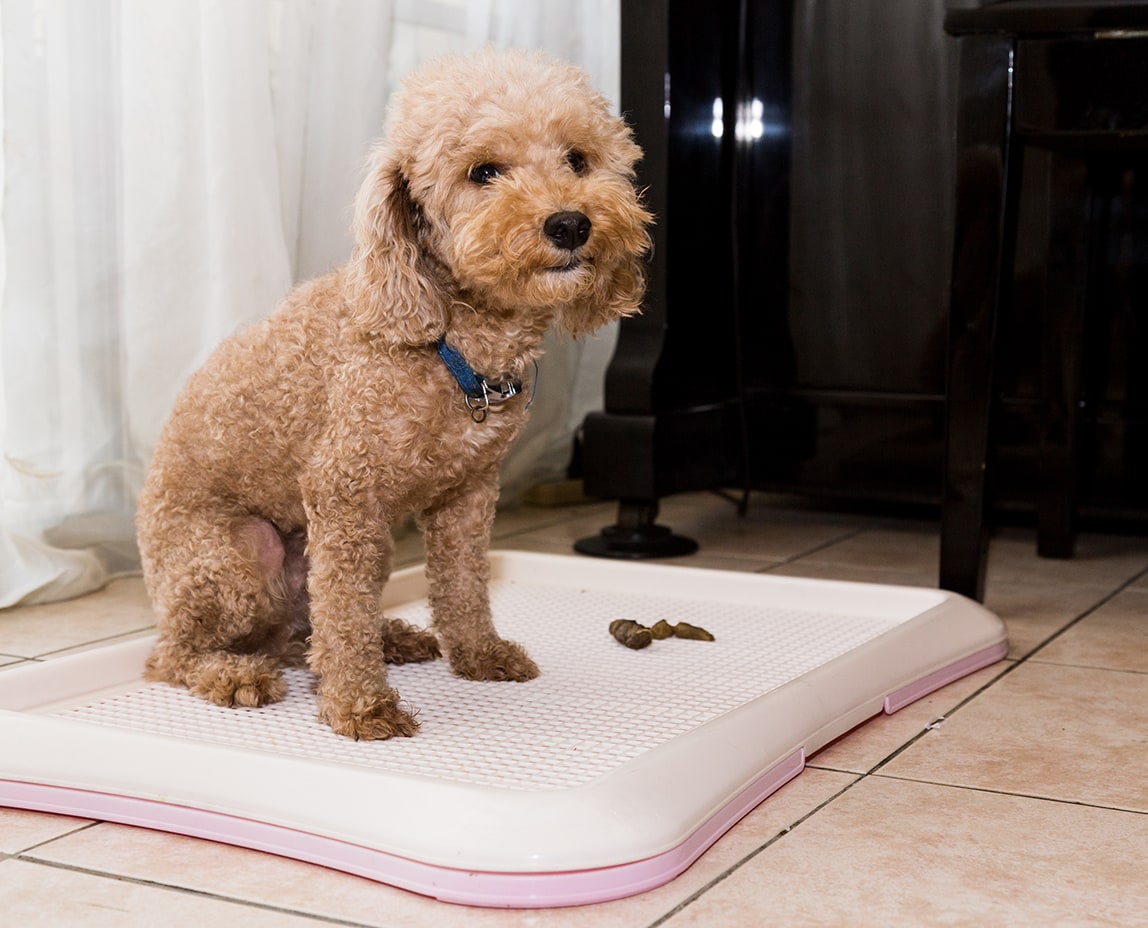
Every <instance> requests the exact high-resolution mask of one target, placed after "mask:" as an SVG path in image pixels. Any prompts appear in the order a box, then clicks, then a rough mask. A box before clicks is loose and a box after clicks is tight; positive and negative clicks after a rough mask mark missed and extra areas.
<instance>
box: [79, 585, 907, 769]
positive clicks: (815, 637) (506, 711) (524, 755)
mask: <svg viewBox="0 0 1148 928" xmlns="http://www.w3.org/2000/svg"><path fill="white" fill-rule="evenodd" d="M490 592H491V601H492V606H493V609H494V615H495V620H496V624H497V625H498V628H499V631H500V633H501V634H502V635H503V636H504V637H507V638H511V639H514V640H516V641H520V642H521V643H523V644H524V645H525V646H526V647H527V649H528V650H529V651H530V654H531V656H532V657H533V658H534V659H535V661H537V663H538V665H539V667H540V668H541V670H542V675H541V676H540V677H539V678H538V679H536V680H532V681H530V682H529V683H476V682H471V681H465V680H460V679H458V678H457V677H454V676H452V675H451V673H450V671H449V668H448V667H447V665H446V663H445V662H444V661H441V660H440V661H435V662H433V663H429V664H412V665H404V666H397V667H389V668H388V673H389V680H390V683H391V684H392V685H393V686H394V687H396V688H397V689H398V691H399V693H400V694H401V696H402V698H403V700H404V702H405V703H406V704H407V706H408V708H409V707H414V708H416V709H417V710H418V719H419V722H420V723H421V725H422V728H421V730H420V731H419V733H418V734H417V735H416V736H415V737H413V738H397V739H393V740H390V741H380V742H354V741H351V740H348V739H346V738H341V737H339V736H337V735H335V734H334V733H333V732H331V731H330V729H328V728H327V727H326V726H324V725H322V724H320V723H319V722H318V721H317V720H316V718H315V701H314V697H313V695H312V693H311V678H310V676H309V674H308V673H307V672H306V671H303V670H297V671H290V672H289V673H288V675H287V678H288V683H289V693H288V696H287V698H286V699H285V700H284V701H283V702H281V703H278V704H276V705H273V706H266V707H264V708H261V709H226V708H221V707H217V706H213V705H210V704H208V703H205V702H203V701H201V700H199V699H197V698H195V697H192V696H191V695H189V694H188V693H187V692H186V691H184V690H181V689H176V688H172V687H168V686H164V685H161V684H145V683H141V684H140V686H139V688H138V689H136V690H133V691H131V692H129V693H126V694H124V695H119V696H115V697H109V698H107V699H103V700H100V701H98V702H94V703H92V704H90V705H82V706H77V707H74V708H72V709H69V710H67V711H66V712H61V713H59V714H60V715H62V716H66V717H69V718H78V719H82V720H85V721H89V722H93V723H97V724H101V725H109V726H116V727H121V728H128V729H132V730H135V731H141V732H149V733H155V734H162V735H167V736H172V737H178V738H185V739H192V740H196V741H206V742H213V743H218V744H226V745H234V746H238V747H243V748H247V749H251V750H259V751H267V752H272V753H278V754H288V755H293V756H298V757H306V758H314V759H320V760H324V761H330V762H334V763H339V764H353V765H359V766H365V767H370V768H373V769H379V770H386V771H391V772H399V773H406V774H413V775H417V776H423V777H435V778H441V779H446V780H455V781H461V782H465V783H472V784H476V785H482V786H498V787H503V788H508V789H518V790H541V789H562V788H568V787H573V786H578V785H581V784H584V783H587V782H590V781H591V780H594V779H596V778H597V777H599V776H602V775H603V774H605V773H608V772H609V771H611V770H612V769H614V768H616V767H618V766H619V765H621V764H623V763H625V762H626V761H628V760H630V759H632V758H634V757H636V756H638V755H639V754H641V753H643V752H645V751H647V750H649V749H651V748H653V747H656V746H657V745H659V744H662V743H664V742H666V741H668V740H670V739H673V738H675V737H678V736H680V735H682V734H685V733H686V732H689V731H690V730H692V729H693V728H695V727H697V726H698V725H701V724H704V723H705V722H707V721H710V720H711V719H713V718H715V717H717V716H718V715H721V714H722V713H725V712H728V711H730V710H731V709H734V708H736V707H738V706H740V705H743V704H744V703H746V702H748V701H749V700H752V699H754V698H755V697H757V696H760V695H762V694H764V693H767V692H769V691H770V690H772V689H774V688H776V687H778V686H780V685H782V684H784V683H786V682H788V681H790V680H794V679H796V678H797V677H800V676H802V675H803V674H806V673H808V672H809V671H811V670H813V669H815V668H817V667H818V666H820V665H822V664H824V663H826V662H828V661H830V660H832V659H834V658H835V657H838V656H840V655H842V654H844V653H846V652H848V651H850V650H852V649H854V648H856V647H858V646H860V645H862V644H864V643H865V642H867V641H869V640H871V639H873V638H875V637H877V636H879V635H881V634H882V633H884V632H886V631H889V630H890V629H892V628H893V627H895V626H896V625H898V624H900V623H901V622H903V621H907V620H906V619H903V618H895V619H888V618H868V617H858V616H853V615H844V614H830V613H826V612H818V611H813V610H810V611H793V610H779V609H771V608H770V607H769V606H768V605H754V606H747V605H741V604H732V603H723V602H722V601H721V600H720V594H719V595H718V596H717V597H716V598H714V599H707V600H701V599H694V598H689V599H683V598H668V597H657V596H651V595H648V594H644V593H643V594H618V593H604V592H595V591H593V590H584V591H578V590H572V589H570V588H566V587H559V586H554V587H548V586H540V585H533V584H520V583H516V582H514V581H511V580H499V581H495V582H494V583H492V584H491V590H490ZM393 614H395V615H398V616H401V617H402V618H404V619H407V620H408V621H410V622H413V623H414V624H416V625H426V624H427V623H428V621H429V612H428V609H427V607H426V604H425V602H419V603H413V604H410V605H407V606H404V607H401V608H399V609H396V610H394V611H393ZM617 618H631V619H636V620H637V621H639V622H642V623H643V624H646V625H652V624H653V623H654V622H656V621H657V620H658V619H666V620H667V621H668V622H670V623H671V624H673V623H675V622H678V621H683V620H684V621H688V622H691V623H693V624H695V625H701V626H703V627H705V628H707V629H709V630H710V631H711V632H713V634H714V635H715V636H716V638H717V640H716V641H714V642H701V641H688V640H682V639H676V638H670V639H666V640H664V641H655V642H654V643H653V644H652V645H651V646H650V647H648V648H646V649H644V650H641V651H632V650H630V649H628V648H625V647H623V646H622V645H620V644H618V643H617V642H616V641H614V639H613V638H611V637H610V635H609V633H608V631H607V626H608V625H609V623H610V622H611V621H613V620H614V619H617Z"/></svg>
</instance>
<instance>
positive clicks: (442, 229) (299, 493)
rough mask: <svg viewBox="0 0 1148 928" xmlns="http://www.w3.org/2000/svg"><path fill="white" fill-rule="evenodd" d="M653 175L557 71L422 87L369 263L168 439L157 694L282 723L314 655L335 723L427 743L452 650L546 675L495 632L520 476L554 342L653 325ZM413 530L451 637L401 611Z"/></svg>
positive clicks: (189, 411)
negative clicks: (646, 301)
mask: <svg viewBox="0 0 1148 928" xmlns="http://www.w3.org/2000/svg"><path fill="white" fill-rule="evenodd" d="M639 156H640V150H639V149H638V147H637V146H636V145H635V143H634V142H633V140H632V138H631V134H630V132H629V130H628V129H627V127H626V125H625V124H624V123H623V122H622V121H621V120H620V119H618V118H617V117H615V116H612V115H611V114H610V112H609V109H608V106H607V103H606V101H605V100H604V99H603V98H602V97H601V96H600V95H599V94H598V93H596V92H595V91H594V90H593V89H592V88H591V86H590V83H589V81H588V79H587V77H586V75H585V74H584V73H583V72H581V71H580V70H578V69H577V68H574V67H571V66H568V65H564V64H560V63H558V62H555V61H552V60H550V59H547V58H545V57H543V56H541V55H539V54H534V53H526V52H516V51H510V52H507V51H502V52H499V51H493V50H487V51H484V52H482V53H479V54H477V55H473V56H469V57H456V58H447V59H443V60H441V61H438V62H436V63H434V64H432V65H431V66H429V67H427V68H425V69H423V70H422V71H420V72H418V73H416V74H414V75H412V76H411V77H410V78H408V79H407V80H406V82H405V83H404V85H403V88H402V90H401V91H400V92H399V93H397V94H396V95H395V99H394V100H393V101H392V104H391V107H390V110H389V113H388V118H387V127H386V135H385V137H384V140H383V141H382V142H381V143H380V144H379V145H378V146H377V147H376V148H375V150H374V151H373V153H372V155H371V158H370V160H369V166H368V175H367V178H366V181H365V182H364V184H363V186H362V189H361V191H360V193H359V195H358V197H357V199H356V202H355V218H354V233H355V247H354V250H353V252H352V254H351V258H350V260H349V262H348V263H347V264H346V265H344V266H343V267H341V268H339V269H337V270H335V271H333V272H332V273H330V274H328V275H327V276H324V277H321V278H319V279H317V280H313V281H311V282H309V283H305V284H303V285H301V286H299V287H298V288H297V289H295V290H294V291H293V292H292V293H291V294H289V295H288V297H287V298H286V300H285V302H284V304H283V305H282V306H281V307H280V308H279V309H278V310H277V311H276V312H275V313H274V314H273V315H271V316H270V317H269V318H267V319H266V320H264V321H263V322H260V323H258V324H256V325H254V326H252V327H250V328H248V329H246V330H244V331H242V332H240V333H239V334H237V335H236V336H234V337H232V338H231V339H229V340H228V341H226V342H224V343H223V344H222V345H221V346H220V347H219V348H218V349H217V350H216V351H215V353H214V354H213V355H212V357H211V358H210V359H209V360H208V362H207V363H206V365H205V366H204V367H203V368H202V369H201V370H199V371H198V372H197V373H195V374H194V375H193V376H192V377H191V378H190V380H189V382H188V384H187V386H186V387H185V388H184V390H183V393H182V394H181V396H180V398H179V400H178V401H177V403H176V405H175V408H174V410H173V412H172V414H171V418H170V420H169V421H168V423H167V424H166V426H165V428H164V430H163V433H162V435H161V438H160V441H159V444H158V446H157V448H156V450H155V456H154V460H153V461H152V465H151V469H150V471H149V473H148V477H147V480H146V483H145V486H144V489H143V492H142V494H141V496H140V500H139V514H138V522H137V524H138V531H139V542H140V551H141V555H142V559H143V569H144V577H145V580H146V582H147V586H148V590H149V592H150V595H151V597H152V601H153V603H154V605H155V608H156V612H157V617H158V623H159V639H158V642H157V644H156V647H155V650H154V652H153V653H152V655H151V657H150V658H149V661H148V670H147V673H148V676H149V678H151V679H154V680H162V681H166V682H168V683H172V684H176V685H180V686H186V687H187V688H189V689H190V690H191V692H193V693H195V694H196V695H198V696H201V697H203V698H204V699H207V700H210V701H211V702H214V703H218V704H221V705H229V706H260V705H264V704H266V703H271V702H275V701H276V700H279V699H281V698H282V697H283V696H284V694H285V690H286V687H285V684H284V682H283V679H282V676H281V668H282V667H283V666H285V665H289V664H291V663H298V662H300V661H301V660H303V659H304V656H305V660H306V662H307V664H308V665H309V667H310V669H311V671H312V672H313V673H314V675H315V677H316V692H317V696H318V706H319V717H320V718H321V719H322V720H323V721H325V722H326V723H327V724H328V725H330V726H331V728H332V729H334V730H335V731H336V732H338V733H339V734H342V735H346V736H349V737H352V738H362V739H376V738H389V737H391V736H394V735H411V734H414V733H415V731H416V730H417V728H418V724H417V722H416V721H415V719H414V717H413V716H412V714H411V713H410V712H408V711H406V710H405V709H404V708H403V707H402V705H401V703H400V699H399V696H398V694H397V693H396V692H395V691H394V690H393V689H392V688H391V687H390V686H389V685H388V683H387V673H386V667H385V664H386V663H387V662H390V663H402V662H405V661H421V660H429V659H433V658H435V657H437V656H438V655H439V653H440V648H441V650H442V652H445V655H446V657H447V659H448V660H449V662H450V667H451V669H452V671H453V672H454V673H456V674H457V675H459V676H461V677H465V678H467V679H470V680H529V679H531V678H532V677H534V676H536V675H537V674H538V668H537V667H536V666H535V664H534V662H533V661H532V660H531V659H530V657H529V656H528V655H527V654H526V652H525V650H524V649H523V648H522V647H521V646H520V645H518V644H516V643H514V642H511V641H506V640H504V639H502V638H500V637H499V635H498V633H497V631H496V630H495V627H494V624H493V622H492V619H491V613H490V603H489V598H488V595H487V580H488V574H489V568H488V563H487V550H488V546H489V539H490V527H491V522H492V520H493V518H494V508H495V502H496V499H497V497H498V471H499V463H500V462H501V461H502V459H503V457H504V456H505V454H506V451H507V449H508V447H509V446H510V443H511V441H512V440H513V439H514V437H515V436H516V435H517V434H518V432H519V431H520V430H521V428H522V426H523V423H524V422H525V421H526V417H527V408H526V407H527V402H528V395H529V392H530V385H529V381H530V378H531V377H532V376H533V371H534V365H533V362H534V360H535V358H537V357H538V355H539V353H540V351H541V344H542V337H543V334H544V333H545V331H546V329H547V328H548V326H549V325H550V323H551V322H552V321H553V322H556V323H557V324H558V325H559V326H560V327H562V328H564V329H566V330H567V331H569V332H570V333H571V334H573V335H575V336H578V335H582V334H587V333H589V332H591V331H593V330H594V329H596V328H597V327H599V326H600V325H602V324H603V323H605V322H606V321H608V320H610V319H613V318H615V317H618V316H624V315H626V314H628V313H633V312H635V311H636V310H637V308H638V304H639V301H640V299H641V296H642V291H643V287H644V276H643V267H642V262H643V259H644V255H645V253H646V251H647V249H648V247H649V237H648V233H647V225H648V223H649V221H650V216H649V214H648V213H647V212H646V211H645V209H644V208H643V206H642V204H641V202H640V197H639V196H638V194H637V192H636V191H635V187H634V165H635V163H636V162H637V160H638V158H639ZM524 383H526V384H527V385H526V386H525V387H524V386H523V384H524ZM410 513H414V514H415V515H416V518H417V521H418V524H419V526H420V528H421V529H422V531H423V533H424V535H425V542H426V570H427V576H428V583H429V591H430V593H429V595H430V604H431V611H432V622H431V630H430V631H424V630H421V629H416V628H413V627H411V626H408V625H406V624H405V623H403V622H402V621H400V620H398V619H395V618H385V617H384V616H383V614H382V608H381V605H380V597H381V594H382V590H383V586H384V584H385V583H386V581H387V578H388V575H389V572H390V568H391V553H392V540H391V539H392V536H391V526H392V525H394V524H395V523H396V522H398V521H399V520H401V519H404V518H405V517H406V516H407V515H408V514H410Z"/></svg>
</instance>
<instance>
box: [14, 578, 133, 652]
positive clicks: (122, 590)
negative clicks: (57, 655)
mask: <svg viewBox="0 0 1148 928" xmlns="http://www.w3.org/2000/svg"><path fill="white" fill-rule="evenodd" d="M154 623H155V618H154V616H153V614H152V609H151V603H150V602H149V601H148V598H147V592H146V591H145V590H144V585H143V580H142V579H140V578H139V577H125V578H123V579H120V580H113V581H112V582H111V583H109V584H108V585H107V587H105V588H104V589H102V590H100V591H98V592H96V593H92V594H90V595H88V596H83V597H80V598H79V599H73V600H68V601H66V602H61V603H49V604H46V605H42V606H23V607H20V608H16V609H11V610H8V611H5V612H0V652H2V653H4V654H9V655H14V656H19V657H42V656H44V655H46V654H51V653H53V652H56V651H62V650H64V649H65V648H73V647H76V646H77V645H82V644H88V643H91V642H95V641H100V640H103V639H108V638H115V637H117V636H119V635H124V634H127V633H129V632H133V631H138V630H140V629H145V628H149V627H150V626H152V625H153V624H154Z"/></svg>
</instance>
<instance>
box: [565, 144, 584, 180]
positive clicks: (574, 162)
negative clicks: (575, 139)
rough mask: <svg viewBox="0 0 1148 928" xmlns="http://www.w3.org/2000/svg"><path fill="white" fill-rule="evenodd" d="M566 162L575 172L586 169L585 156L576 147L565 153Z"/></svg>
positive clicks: (579, 172) (578, 172)
mask: <svg viewBox="0 0 1148 928" xmlns="http://www.w3.org/2000/svg"><path fill="white" fill-rule="evenodd" d="M566 163H567V164H568V165H570V170H571V171H573V172H574V173H575V174H581V173H582V172H583V171H585V170H586V156H585V155H584V154H582V152H580V151H578V149H577V148H572V149H570V151H568V152H567V153H566Z"/></svg>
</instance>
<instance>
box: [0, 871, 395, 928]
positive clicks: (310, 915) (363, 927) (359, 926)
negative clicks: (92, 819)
mask: <svg viewBox="0 0 1148 928" xmlns="http://www.w3.org/2000/svg"><path fill="white" fill-rule="evenodd" d="M13 859H14V860H19V861H22V862H23V863H27V864H34V865H35V866H39V867H50V868H52V869H53V870H65V871H68V872H70V873H82V874H84V875H85V876H93V877H96V878H98V879H105V880H115V881H116V882H118V883H131V884H132V885H133V886H147V887H151V888H154V889H162V890H165V891H168V892H174V893H183V894H184V895H188V896H198V897H200V898H201V899H212V900H215V901H217V902H226V903H229V904H231V905H238V906H244V907H247V908H252V909H261V910H263V911H265V912H274V913H276V914H279V915H291V916H294V917H296V918H306V919H310V920H312V921H316V922H320V923H322V924H324V925H343V926H345V928H372V926H371V925H370V923H368V922H354V921H349V920H347V919H343V918H335V917H334V916H328V915H317V914H315V913H314V912H303V911H300V910H298V909H288V908H284V907H283V906H278V905H271V904H270V903H267V902H255V901H254V900H250V899H242V898H239V897H237V896H225V895H222V894H220V893H213V892H208V891H206V890H202V889H191V888H190V887H187V886H175V885H172V884H171V883H161V882H158V881H157V880H145V879H141V878H139V877H133V876H125V875H123V874H119V873H110V872H107V871H104V870H93V869H92V868H90V867H80V866H76V865H75V864H64V863H59V862H58V861H54V860H44V859H42V858H39V857H26V856H24V855H23V854H16V855H14V856H13Z"/></svg>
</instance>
